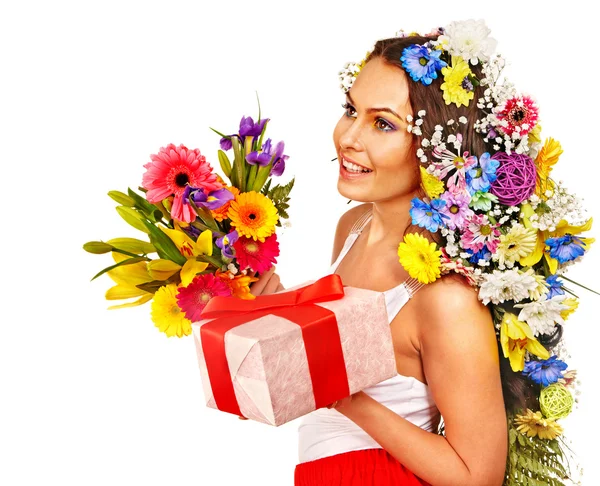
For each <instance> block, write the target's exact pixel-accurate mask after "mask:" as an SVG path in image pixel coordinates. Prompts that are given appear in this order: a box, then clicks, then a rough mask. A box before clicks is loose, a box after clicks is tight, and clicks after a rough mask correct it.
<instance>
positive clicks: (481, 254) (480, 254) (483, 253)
mask: <svg viewBox="0 0 600 486" xmlns="http://www.w3.org/2000/svg"><path fill="white" fill-rule="evenodd" d="M465 251H466V252H467V253H470V254H471V256H470V257H469V261H470V262H471V263H473V264H475V265H476V264H477V263H478V262H479V260H485V261H486V262H489V261H490V260H491V259H492V252H491V251H490V250H488V247H487V246H484V247H483V248H482V249H481V250H479V251H477V252H474V251H473V250H469V249H467V250H465Z"/></svg>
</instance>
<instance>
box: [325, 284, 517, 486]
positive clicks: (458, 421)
mask: <svg viewBox="0 0 600 486" xmlns="http://www.w3.org/2000/svg"><path fill="white" fill-rule="evenodd" d="M413 304H414V308H415V311H414V312H415V315H416V317H417V318H418V322H419V323H421V324H420V327H419V329H420V334H421V335H420V336H419V343H420V344H419V346H420V353H421V359H422V362H423V369H424V372H425V376H426V377H427V382H428V385H429V388H430V390H431V392H432V394H433V398H434V401H435V403H436V405H437V407H438V409H439V410H440V412H441V414H442V416H443V417H444V422H445V430H446V437H443V436H441V435H437V434H435V433H431V432H427V431H425V430H423V429H421V428H420V427H418V426H416V425H414V424H412V423H411V422H409V421H408V420H406V419H404V418H403V417H401V416H399V415H397V414H396V413H394V412H393V411H392V410H390V409H388V408H387V407H385V406H383V405H381V404H380V403H379V402H377V401H376V400H374V399H372V398H371V397H369V396H368V395H367V394H365V393H363V392H360V393H358V394H355V395H353V396H352V399H350V400H343V401H341V402H340V404H339V405H338V406H337V407H336V409H337V410H338V411H339V412H341V413H342V414H344V415H345V416H347V417H348V418H349V419H351V420H352V421H354V422H355V423H356V424H357V425H358V426H360V427H361V428H362V429H364V430H365V431H366V432H367V433H368V434H369V435H370V436H371V437H373V439H375V441H377V442H378V443H379V444H380V445H381V446H382V447H383V448H384V449H385V450H387V451H388V452H389V453H390V454H391V455H392V456H393V457H395V458H396V459H397V460H398V461H399V462H401V463H402V464H403V465H404V466H406V467H407V468H408V469H410V470H411V471H412V472H413V473H414V474H416V475H417V476H419V477H420V478H422V479H424V480H425V481H427V482H429V483H430V484H431V485H432V486H487V485H490V486H491V485H501V484H502V481H503V478H504V470H505V465H506V454H507V442H508V441H507V424H506V412H505V408H504V402H503V399H502V387H501V382H500V372H499V362H498V359H499V358H498V348H497V344H496V336H495V333H494V326H493V322H492V318H491V315H490V313H489V310H488V309H487V308H486V307H485V306H484V305H483V304H481V302H480V301H479V300H478V299H477V294H476V291H475V290H474V289H471V288H469V287H468V286H466V284H464V283H462V282H458V281H456V280H454V278H444V279H441V280H438V281H436V282H434V283H433V284H429V285H427V286H426V287H424V288H423V289H421V290H420V291H419V292H418V293H417V294H416V295H415V296H414V297H413Z"/></svg>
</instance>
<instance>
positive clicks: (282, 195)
mask: <svg viewBox="0 0 600 486" xmlns="http://www.w3.org/2000/svg"><path fill="white" fill-rule="evenodd" d="M294 179H295V178H293V179H292V180H291V181H290V182H288V183H287V184H286V185H285V186H282V185H279V184H277V185H276V186H275V187H273V189H271V181H272V179H269V180H268V181H267V183H266V184H265V186H264V187H263V188H262V190H261V193H262V194H264V195H265V196H267V197H268V198H269V199H271V201H273V204H274V205H275V208H277V212H278V213H279V220H278V221H277V226H281V219H288V218H289V215H288V213H287V210H288V208H289V207H290V205H289V204H288V202H289V200H290V197H289V194H290V191H291V190H292V187H294Z"/></svg>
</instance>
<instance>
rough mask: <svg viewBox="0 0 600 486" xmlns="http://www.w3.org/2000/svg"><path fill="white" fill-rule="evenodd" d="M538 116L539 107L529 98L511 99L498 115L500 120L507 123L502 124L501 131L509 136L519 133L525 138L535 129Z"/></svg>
mask: <svg viewBox="0 0 600 486" xmlns="http://www.w3.org/2000/svg"><path fill="white" fill-rule="evenodd" d="M538 115H539V110H538V107H537V105H536V103H535V101H533V100H532V99H531V98H530V97H529V96H518V97H515V98H511V99H510V100H508V101H507V102H506V103H505V104H504V107H503V108H502V110H501V111H500V112H499V113H498V119H499V120H501V121H502V120H505V121H506V123H507V125H506V126H504V125H503V124H501V125H500V129H501V130H502V131H503V132H504V133H506V134H507V135H512V134H513V132H517V133H518V134H519V135H521V137H524V136H525V135H527V134H528V133H529V132H530V131H531V130H532V129H533V128H534V127H535V125H536V123H537V119H538Z"/></svg>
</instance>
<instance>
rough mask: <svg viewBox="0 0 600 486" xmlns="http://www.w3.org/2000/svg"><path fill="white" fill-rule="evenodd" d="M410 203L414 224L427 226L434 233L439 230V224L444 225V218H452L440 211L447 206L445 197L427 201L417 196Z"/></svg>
mask: <svg viewBox="0 0 600 486" xmlns="http://www.w3.org/2000/svg"><path fill="white" fill-rule="evenodd" d="M410 205H411V208H410V211H409V212H410V215H411V217H412V224H417V225H419V226H421V227H422V228H426V229H428V230H429V231H431V232H432V233H435V232H436V231H437V230H438V226H443V225H444V219H450V217H449V216H446V215H445V214H443V213H441V212H440V210H441V209H442V208H443V207H444V206H446V201H444V200H443V199H433V200H432V201H431V203H426V202H425V201H421V200H420V199H419V198H417V197H415V198H414V199H413V200H411V201H410Z"/></svg>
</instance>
